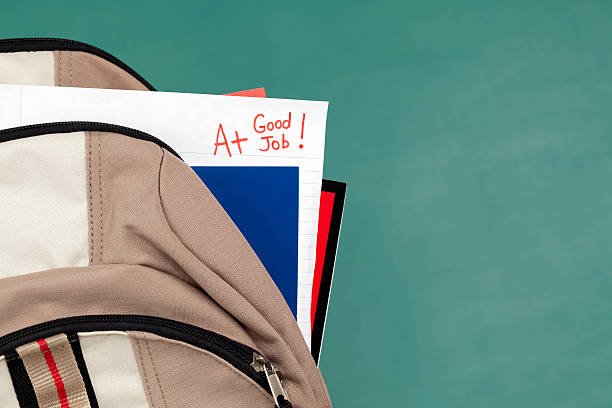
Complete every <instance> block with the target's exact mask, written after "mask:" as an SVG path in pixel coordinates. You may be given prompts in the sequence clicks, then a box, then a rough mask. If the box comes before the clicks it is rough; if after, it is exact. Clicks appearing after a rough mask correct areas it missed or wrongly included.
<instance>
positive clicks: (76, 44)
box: [0, 37, 155, 91]
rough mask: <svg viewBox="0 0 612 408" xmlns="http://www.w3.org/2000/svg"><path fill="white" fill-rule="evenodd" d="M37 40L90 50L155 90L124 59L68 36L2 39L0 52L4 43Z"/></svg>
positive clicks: (21, 42) (32, 41)
mask: <svg viewBox="0 0 612 408" xmlns="http://www.w3.org/2000/svg"><path fill="white" fill-rule="evenodd" d="M35 42H45V43H49V45H53V44H54V43H56V44H57V43H60V44H66V45H72V46H74V48H82V49H83V50H85V51H89V52H90V53H91V54H95V55H98V56H99V57H101V58H104V59H105V60H107V61H110V62H112V63H113V64H115V65H117V66H118V67H120V68H122V69H124V70H125V71H127V72H129V73H130V74H131V75H132V76H133V77H135V78H136V79H137V80H138V81H139V82H141V83H142V84H143V85H144V86H146V87H147V88H148V89H149V90H151V91H155V88H154V87H153V85H151V84H150V83H149V81H147V80H146V79H144V78H143V77H142V76H141V75H140V74H139V73H137V72H136V71H134V70H133V69H132V68H130V67H129V66H128V65H127V64H125V63H124V62H123V61H121V60H119V59H118V58H117V57H115V56H113V55H112V54H110V53H108V52H106V51H104V50H103V49H101V48H98V47H96V46H94V45H90V44H87V43H84V42H81V41H76V40H69V39H66V38H50V37H31V38H7V39H3V40H0V52H1V48H2V46H3V45H6V44H23V43H35Z"/></svg>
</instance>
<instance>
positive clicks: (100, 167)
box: [98, 132, 104, 263]
mask: <svg viewBox="0 0 612 408" xmlns="http://www.w3.org/2000/svg"><path fill="white" fill-rule="evenodd" d="M98 189H99V191H100V263H103V259H104V257H103V251H104V222H103V220H104V216H103V212H102V210H103V207H102V135H100V132H98Z"/></svg>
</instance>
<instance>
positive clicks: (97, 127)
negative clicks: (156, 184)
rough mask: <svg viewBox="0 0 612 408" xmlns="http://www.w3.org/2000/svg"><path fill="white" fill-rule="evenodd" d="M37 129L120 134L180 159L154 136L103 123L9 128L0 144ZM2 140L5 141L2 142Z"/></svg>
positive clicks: (64, 123)
mask: <svg viewBox="0 0 612 408" xmlns="http://www.w3.org/2000/svg"><path fill="white" fill-rule="evenodd" d="M67 127H69V128H70V129H65V128H67ZM62 128H64V129H62ZM37 129H41V130H44V129H48V130H49V131H50V133H52V132H62V131H72V132H75V131H100V132H105V131H107V132H113V133H120V134H123V135H125V136H131V137H135V138H137V139H141V140H146V141H149V142H152V143H155V144H157V145H158V146H160V147H162V148H164V149H166V150H167V151H169V152H170V153H172V154H173V155H175V156H176V157H178V158H179V159H180V158H181V156H180V155H179V154H178V153H177V152H176V151H175V150H174V149H172V148H171V147H170V146H168V145H167V144H166V143H165V142H163V141H162V140H160V139H158V138H156V137H155V136H153V135H151V134H149V133H146V132H143V131H141V130H138V129H133V128H129V127H125V126H121V125H115V124H112V123H103V122H88V121H73V122H49V123H37V124H33V125H24V126H19V127H14V128H9V129H2V130H0V143H1V142H4V141H8V140H12V139H11V138H10V137H6V136H10V135H14V134H19V133H22V132H27V131H28V130H37ZM40 134H44V133H42V132H41V133H40ZM36 135H39V134H36ZM2 136H5V138H3V137H2ZM30 136H35V135H25V136H21V137H30ZM3 139H6V140H3Z"/></svg>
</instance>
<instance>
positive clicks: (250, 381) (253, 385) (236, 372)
mask: <svg viewBox="0 0 612 408" xmlns="http://www.w3.org/2000/svg"><path fill="white" fill-rule="evenodd" d="M142 338H143V339H144V340H145V341H146V342H147V343H148V342H149V341H157V342H160V343H165V344H171V345H173V346H179V347H182V348H185V349H187V350H191V351H196V352H198V353H202V354H204V355H205V356H207V357H209V358H211V359H212V360H213V361H217V362H218V363H220V364H221V365H222V366H223V367H225V368H226V369H227V370H229V372H231V373H232V374H234V375H238V376H240V377H241V378H243V379H244V380H246V382H247V384H249V386H251V388H253V389H254V390H256V391H257V392H259V393H260V394H261V395H263V396H264V397H266V398H269V399H271V400H274V398H273V397H272V396H270V394H268V393H267V392H265V391H264V390H263V389H262V388H261V386H260V385H259V384H257V383H255V382H254V381H253V379H251V378H249V377H247V376H246V375H245V374H244V373H243V372H242V371H240V370H238V369H237V368H235V367H234V366H232V365H229V363H228V362H227V361H225V360H223V359H222V358H220V357H218V356H215V355H214V354H212V353H210V352H209V351H206V350H198V349H197V348H191V347H189V346H187V345H185V344H182V343H180V342H177V343H174V342H169V341H165V340H163V339H149V338H147V337H145V336H142ZM147 345H148V344H147Z"/></svg>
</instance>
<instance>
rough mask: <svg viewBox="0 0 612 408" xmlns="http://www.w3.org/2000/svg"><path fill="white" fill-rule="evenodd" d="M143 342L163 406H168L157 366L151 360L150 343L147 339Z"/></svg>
mask: <svg viewBox="0 0 612 408" xmlns="http://www.w3.org/2000/svg"><path fill="white" fill-rule="evenodd" d="M145 344H146V345H147V352H148V353H149V359H151V364H152V365H153V373H155V379H156V380H157V385H158V387H159V392H160V393H161V397H162V402H163V403H164V407H166V408H168V404H167V403H166V396H165V395H164V390H163V389H162V386H161V381H159V374H158V373H157V366H156V365H155V360H153V353H152V352H151V345H150V344H149V340H148V339H145Z"/></svg>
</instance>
